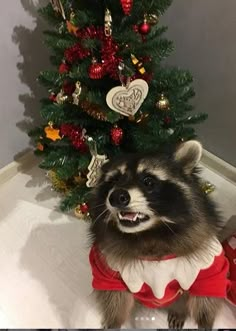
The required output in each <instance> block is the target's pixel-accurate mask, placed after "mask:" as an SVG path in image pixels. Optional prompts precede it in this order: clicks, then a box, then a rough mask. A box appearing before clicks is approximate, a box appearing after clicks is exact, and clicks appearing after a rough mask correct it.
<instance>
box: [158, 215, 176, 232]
mask: <svg viewBox="0 0 236 331" xmlns="http://www.w3.org/2000/svg"><path fill="white" fill-rule="evenodd" d="M160 221H161V222H162V223H163V224H164V225H165V226H166V227H167V228H168V229H169V230H170V231H171V232H172V233H173V234H174V235H176V233H175V232H174V231H173V229H171V227H170V226H169V225H168V224H167V223H166V221H164V220H163V219H161V218H160Z"/></svg>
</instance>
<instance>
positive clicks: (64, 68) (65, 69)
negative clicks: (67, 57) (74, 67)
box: [59, 62, 70, 74]
mask: <svg viewBox="0 0 236 331" xmlns="http://www.w3.org/2000/svg"><path fill="white" fill-rule="evenodd" d="M69 71H70V67H69V65H68V64H66V63H64V62H63V63H62V64H61V65H60V67H59V73H60V74H66V73H67V72H69Z"/></svg>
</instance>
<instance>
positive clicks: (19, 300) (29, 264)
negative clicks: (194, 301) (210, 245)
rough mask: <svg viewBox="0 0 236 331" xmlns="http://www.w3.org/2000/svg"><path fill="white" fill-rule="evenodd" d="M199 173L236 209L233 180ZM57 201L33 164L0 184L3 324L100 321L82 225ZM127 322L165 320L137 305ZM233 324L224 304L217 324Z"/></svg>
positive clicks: (228, 209) (153, 324)
mask: <svg viewBox="0 0 236 331" xmlns="http://www.w3.org/2000/svg"><path fill="white" fill-rule="evenodd" d="M204 173H205V175H206V176H207V179H208V180H210V181H211V182H212V183H213V184H215V185H216V186H217V191H216V192H215V193H214V195H215V197H216V198H217V199H218V200H219V201H220V202H221V205H222V206H223V208H224V215H225V217H226V218H229V217H231V216H232V215H236V204H235V201H236V188H235V186H233V185H232V184H231V183H229V182H226V181H225V180H224V179H222V178H220V177H219V176H217V175H215V174H213V173H212V172H210V171H208V170H205V172H204ZM58 200H59V199H58V197H57V195H56V193H55V192H52V191H51V189H50V187H48V186H47V184H46V180H45V176H44V173H43V172H42V171H41V170H39V169H37V168H33V169H32V170H31V171H29V172H26V173H21V174H18V175H17V176H15V177H14V178H12V179H11V180H10V181H9V182H8V183H5V184H4V185H2V186H1V187H0V265H1V272H0V327H1V328H85V327H87V328H99V327H100V317H99V314H98V312H97V311H96V307H95V305H94V303H93V301H92V297H91V296H90V293H91V290H92V289H91V275H90V268H89V264H88V256H87V254H88V244H87V225H86V224H85V223H83V222H81V221H79V220H77V219H75V218H74V217H68V216H67V215H63V214H62V213H58V212H57V211H56V210H55V207H56V206H57V204H58ZM131 322H132V324H131V323H127V325H126V326H127V327H132V326H133V325H135V326H136V327H139V328H165V327H167V323H166V315H165V313H164V312H161V311H154V310H146V309H142V310H141V311H139V312H135V313H134V316H133V317H132V321H131ZM235 325H236V310H235V308H234V309H232V307H229V306H225V307H224V309H223V310H222V312H221V314H219V315H218V316H217V319H216V323H215V327H216V328H217V327H218V328H220V327H221V328H223V327H224V328H230V327H234V326H235ZM185 327H188V328H191V327H196V326H195V325H194V324H193V323H192V322H191V321H188V322H187V323H186V325H185Z"/></svg>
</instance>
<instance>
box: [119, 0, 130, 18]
mask: <svg viewBox="0 0 236 331" xmlns="http://www.w3.org/2000/svg"><path fill="white" fill-rule="evenodd" d="M120 3H121V6H122V9H123V12H124V13H125V15H130V13H131V10H132V7H133V0H120Z"/></svg>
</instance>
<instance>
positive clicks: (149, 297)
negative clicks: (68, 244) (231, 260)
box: [90, 141, 228, 329]
mask: <svg viewBox="0 0 236 331" xmlns="http://www.w3.org/2000/svg"><path fill="white" fill-rule="evenodd" d="M201 155H202V146H201V144H200V143H199V142H197V141H188V142H185V143H182V144H181V145H180V146H178V147H176V148H174V149H173V150H172V151H168V152H157V153H156V152H155V153H152V154H148V153H147V154H142V155H138V154H135V155H124V156H120V157H119V158H117V159H114V160H113V161H110V162H108V163H106V164H105V165H104V166H103V168H102V173H101V177H100V179H99V183H98V185H97V187H96V189H95V190H94V192H93V193H92V196H91V199H90V210H91V216H92V224H91V227H90V235H91V239H92V248H91V252H90V263H91V267H92V272H93V288H94V290H95V296H96V300H97V302H98V305H99V307H100V310H101V313H102V315H103V327H105V328H112V329H113V328H120V327H121V326H122V324H124V323H125V321H126V319H128V318H129V316H130V314H131V311H132V309H133V307H134V304H135V303H136V302H139V303H141V304H144V305H145V306H147V307H149V308H154V309H155V308H160V309H167V310H168V323H169V328H182V327H183V325H184V322H185V320H186V318H187V317H188V316H192V317H193V318H194V319H195V321H196V323H197V324H198V327H199V328H212V327H213V323H214V320H215V316H216V314H217V312H218V310H219V309H220V307H221V304H222V302H223V300H224V296H225V292H226V288H227V280H226V279H227V276H226V275H227V272H228V268H227V262H226V260H225V258H224V254H223V251H222V246H221V244H220V242H219V240H218V239H217V236H218V233H219V231H220V230H221V228H222V222H221V218H220V216H219V214H218V212H217V210H216V208H215V205H214V204H213V202H212V201H211V200H210V199H209V197H208V196H206V195H205V194H204V193H203V192H202V189H201V185H200V180H199V177H198V170H197V165H198V163H199V161H200V159H201ZM219 279H220V281H221V282H222V284H221V285H219ZM205 280H206V281H205ZM216 288H217V290H216Z"/></svg>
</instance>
